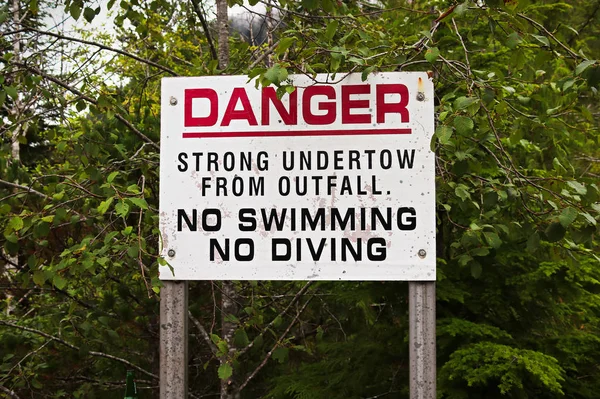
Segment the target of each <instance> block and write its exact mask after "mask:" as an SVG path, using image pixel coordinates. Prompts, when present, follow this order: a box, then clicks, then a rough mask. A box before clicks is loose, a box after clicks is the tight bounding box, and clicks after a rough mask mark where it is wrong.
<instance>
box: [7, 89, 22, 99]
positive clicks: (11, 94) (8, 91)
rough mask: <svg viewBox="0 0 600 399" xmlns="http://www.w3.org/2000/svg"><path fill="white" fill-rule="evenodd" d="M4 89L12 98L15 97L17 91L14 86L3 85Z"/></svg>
mask: <svg viewBox="0 0 600 399" xmlns="http://www.w3.org/2000/svg"><path fill="white" fill-rule="evenodd" d="M4 90H5V91H6V94H8V95H9V96H10V97H11V98H12V99H13V100H16V99H17V97H18V95H19V93H18V92H17V88H16V87H12V86H4Z"/></svg>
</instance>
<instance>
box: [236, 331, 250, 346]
mask: <svg viewBox="0 0 600 399" xmlns="http://www.w3.org/2000/svg"><path fill="white" fill-rule="evenodd" d="M233 342H234V343H235V346H237V347H238V348H243V347H245V346H247V345H248V344H249V343H250V340H249V339H248V334H246V330H244V329H243V328H238V329H237V330H235V334H234V336H233Z"/></svg>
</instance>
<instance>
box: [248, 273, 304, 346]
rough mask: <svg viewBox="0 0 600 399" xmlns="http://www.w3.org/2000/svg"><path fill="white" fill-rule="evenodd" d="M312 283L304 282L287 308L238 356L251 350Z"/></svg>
mask: <svg viewBox="0 0 600 399" xmlns="http://www.w3.org/2000/svg"><path fill="white" fill-rule="evenodd" d="M312 284H313V281H309V282H307V283H306V284H304V287H302V288H301V289H300V291H298V292H297V293H296V295H295V296H294V298H293V299H292V300H291V301H290V303H288V305H287V306H286V308H285V309H283V310H282V311H281V312H280V313H279V314H278V315H277V317H275V318H274V319H273V320H271V322H270V323H269V324H267V325H266V326H265V328H263V329H262V331H261V332H260V334H258V335H257V336H256V337H255V338H254V339H253V340H252V342H250V343H249V344H248V345H247V346H246V347H245V348H243V349H241V350H240V351H239V352H238V354H237V356H238V357H239V356H242V355H243V354H244V353H246V352H248V351H249V350H250V349H251V348H252V347H253V346H254V344H255V343H256V341H257V340H258V339H259V338H262V336H263V335H264V334H265V332H266V331H267V330H269V329H270V328H271V327H272V326H273V325H274V324H275V321H276V320H277V319H278V318H280V317H282V316H283V315H285V314H286V313H287V311H288V310H290V308H291V307H292V306H293V305H294V304H295V303H296V302H297V301H298V300H299V299H300V297H301V296H302V295H304V293H305V292H306V290H308V288H309V287H310V286H311V285H312Z"/></svg>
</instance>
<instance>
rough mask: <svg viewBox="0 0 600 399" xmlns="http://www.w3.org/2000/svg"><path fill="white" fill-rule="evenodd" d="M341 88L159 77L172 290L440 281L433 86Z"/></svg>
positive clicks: (163, 217)
mask: <svg viewBox="0 0 600 399" xmlns="http://www.w3.org/2000/svg"><path fill="white" fill-rule="evenodd" d="M337 76H338V80H339V76H340V75H339V74H338V75H337ZM331 80H332V77H331V76H328V75H317V76H316V78H315V80H313V79H311V78H310V77H307V76H302V75H298V76H291V77H290V81H291V84H292V85H293V86H294V87H295V90H294V91H293V92H291V93H287V94H285V95H284V96H283V97H282V98H278V97H277V94H276V89H275V88H274V87H264V88H262V87H258V88H256V86H255V84H254V82H248V78H247V77H246V76H212V77H194V78H165V79H163V80H162V99H161V106H162V113H161V155H160V232H161V256H162V257H163V258H164V259H165V261H166V262H167V263H168V265H164V266H161V267H160V278H161V279H163V280H435V229H436V227H435V182H434V154H433V153H432V152H431V151H430V141H431V138H432V136H433V131H434V123H433V109H434V106H433V100H434V99H433V84H432V82H431V81H430V80H429V78H428V77H427V74H426V73H414V72H391V73H378V74H372V75H370V76H369V77H368V79H367V80H366V81H363V80H362V79H361V74H350V75H347V76H346V77H345V78H344V79H343V80H341V81H338V82H336V83H327V82H329V81H331Z"/></svg>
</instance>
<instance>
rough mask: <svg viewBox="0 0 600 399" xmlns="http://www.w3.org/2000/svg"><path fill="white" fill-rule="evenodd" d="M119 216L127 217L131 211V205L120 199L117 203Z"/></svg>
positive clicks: (116, 209)
mask: <svg viewBox="0 0 600 399" xmlns="http://www.w3.org/2000/svg"><path fill="white" fill-rule="evenodd" d="M115 212H116V213H117V216H121V217H123V218H124V217H125V216H127V214H128V213H129V205H128V204H127V203H126V202H125V201H120V202H118V203H117V204H116V205H115Z"/></svg>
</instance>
